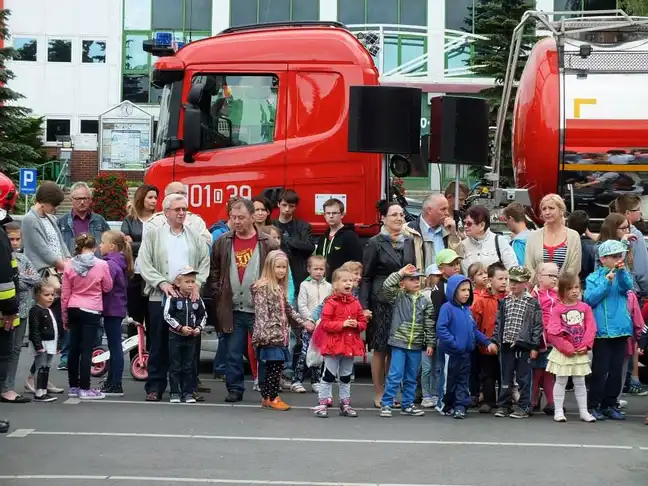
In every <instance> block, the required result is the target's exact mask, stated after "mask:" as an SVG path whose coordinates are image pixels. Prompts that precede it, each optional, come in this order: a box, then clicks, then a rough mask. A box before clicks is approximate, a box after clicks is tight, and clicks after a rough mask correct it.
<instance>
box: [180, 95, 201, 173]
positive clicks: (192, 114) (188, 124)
mask: <svg viewBox="0 0 648 486" xmlns="http://www.w3.org/2000/svg"><path fill="white" fill-rule="evenodd" d="M200 141H201V127H200V109H199V108H198V107H197V106H196V105H192V104H188V105H187V106H186V107H185V118H184V141H183V145H184V161H185V162H186V163H191V162H193V161H194V158H193V156H194V154H195V153H197V152H198V151H199V150H200Z"/></svg>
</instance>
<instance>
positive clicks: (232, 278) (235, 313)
mask: <svg viewBox="0 0 648 486" xmlns="http://www.w3.org/2000/svg"><path fill="white" fill-rule="evenodd" d="M253 215H254V204H252V202H251V201H250V200H248V199H239V200H237V201H236V202H234V203H232V204H231V206H230V209H229V217H230V227H231V228H232V231H230V232H228V233H225V234H224V235H223V236H221V237H220V238H218V239H217V240H216V241H215V242H214V244H213V246H212V257H211V270H210V274H209V288H210V290H211V294H212V302H213V312H214V313H215V316H216V330H217V331H218V332H219V333H223V334H226V335H227V338H226V339H224V340H221V341H224V343H226V345H227V366H226V371H225V384H226V386H227V391H228V395H227V398H225V401H226V402H240V401H241V400H243V392H244V391H245V387H244V385H243V378H244V373H243V353H244V352H245V349H246V348H247V337H248V333H251V332H252V327H253V326H254V303H253V301H252V296H251V294H250V287H251V286H252V285H253V284H254V282H256V281H257V280H258V279H259V277H260V276H261V270H262V268H263V263H264V262H265V259H266V257H267V255H268V253H269V252H270V251H271V250H274V249H276V246H275V245H274V243H273V242H272V241H271V240H270V238H269V237H268V235H266V234H264V233H257V231H256V229H255V226H254V219H253ZM224 343H223V344H224ZM219 344H221V343H219Z"/></svg>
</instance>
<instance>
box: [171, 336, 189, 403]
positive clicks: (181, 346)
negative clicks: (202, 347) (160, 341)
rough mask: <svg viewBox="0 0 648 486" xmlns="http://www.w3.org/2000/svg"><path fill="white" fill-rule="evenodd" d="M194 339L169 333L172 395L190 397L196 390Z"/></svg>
mask: <svg viewBox="0 0 648 486" xmlns="http://www.w3.org/2000/svg"><path fill="white" fill-rule="evenodd" d="M195 355H196V338H195V337H194V336H180V335H179V334H176V333H174V332H170V333H169V388H170V389H171V393H172V394H174V395H182V396H183V397H187V396H190V395H191V394H192V393H193V392H194V390H195V389H196V388H195V387H196V377H195V372H194V371H195V367H194V359H195Z"/></svg>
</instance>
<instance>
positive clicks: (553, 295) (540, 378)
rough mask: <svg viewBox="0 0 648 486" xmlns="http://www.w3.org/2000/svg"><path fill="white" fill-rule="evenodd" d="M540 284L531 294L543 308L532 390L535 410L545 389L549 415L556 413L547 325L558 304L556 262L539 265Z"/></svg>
mask: <svg viewBox="0 0 648 486" xmlns="http://www.w3.org/2000/svg"><path fill="white" fill-rule="evenodd" d="M537 276H538V285H537V287H536V288H535V289H533V292H531V295H533V296H534V297H535V298H536V299H538V302H539V303H540V307H541V308H542V326H543V333H542V340H541V342H540V349H539V350H538V351H539V354H538V357H537V358H536V359H534V360H533V361H532V363H531V366H533V389H532V391H531V399H532V401H531V403H532V404H533V411H534V412H539V411H540V406H541V405H540V403H541V401H542V395H541V393H540V387H541V386H542V389H543V390H544V393H545V396H546V397H547V405H545V407H544V410H543V411H544V413H545V414H547V415H553V414H554V409H555V405H554V396H553V388H554V375H552V374H551V373H549V372H548V371H547V357H548V356H549V352H550V351H551V349H549V346H548V345H547V326H548V325H549V319H550V318H551V313H552V312H553V309H554V307H555V306H556V304H558V292H557V290H556V289H557V288H558V266H557V265H556V264H555V263H541V264H540V265H538V271H537Z"/></svg>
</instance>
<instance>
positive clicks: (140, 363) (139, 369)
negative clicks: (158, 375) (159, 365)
mask: <svg viewBox="0 0 648 486" xmlns="http://www.w3.org/2000/svg"><path fill="white" fill-rule="evenodd" d="M147 366H148V353H144V354H142V359H141V360H140V357H139V356H138V355H135V356H133V359H132V360H131V364H130V374H131V376H132V377H133V379H134V380H136V381H146V379H147V378H148V370H147Z"/></svg>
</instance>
